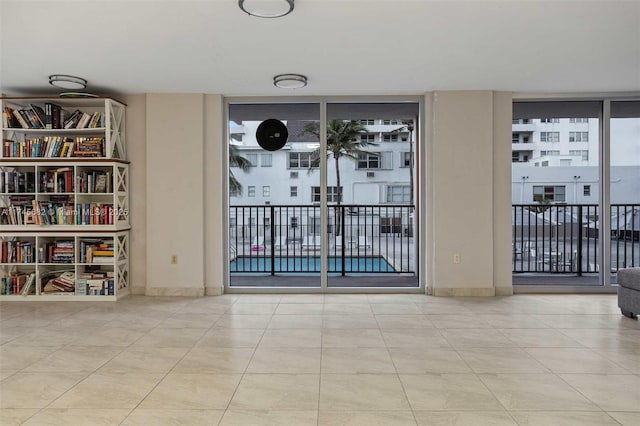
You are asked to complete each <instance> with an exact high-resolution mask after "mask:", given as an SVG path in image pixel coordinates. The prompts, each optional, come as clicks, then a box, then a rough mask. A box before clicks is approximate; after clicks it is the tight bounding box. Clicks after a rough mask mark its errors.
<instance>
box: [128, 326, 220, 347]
mask: <svg viewBox="0 0 640 426" xmlns="http://www.w3.org/2000/svg"><path fill="white" fill-rule="evenodd" d="M206 332H207V330H206V329H204V328H181V329H180V331H179V332H176V330H175V329H172V328H154V329H153V330H151V331H149V332H148V333H147V334H145V335H144V336H143V337H141V338H140V339H139V340H138V341H136V342H135V343H134V344H133V345H131V347H148V348H149V347H150V348H191V347H193V346H194V345H195V344H196V343H197V342H198V341H199V340H200V339H201V338H202V337H203V336H204V334H205V333H206Z"/></svg>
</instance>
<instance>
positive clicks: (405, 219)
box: [229, 204, 415, 276]
mask: <svg viewBox="0 0 640 426" xmlns="http://www.w3.org/2000/svg"><path fill="white" fill-rule="evenodd" d="M229 219H230V220H229V223H230V226H229V242H230V271H231V273H232V274H234V273H267V274H270V275H276V274H296V273H297V274H300V273H320V265H321V262H320V247H321V244H323V243H324V244H326V246H327V247H328V259H327V263H328V271H329V273H331V274H335V275H343V276H344V275H347V274H413V273H415V246H414V238H413V236H414V222H413V219H414V207H413V206H412V205H395V204H394V205H391V204H390V205H375V206H374V205H351V204H350V205H340V206H335V205H334V206H329V207H328V220H327V226H328V228H327V237H328V238H327V241H324V242H323V241H321V237H320V226H321V220H320V207H319V206H308V205H307V206H305V205H287V206H282V205H265V206H231V207H230V208H229Z"/></svg>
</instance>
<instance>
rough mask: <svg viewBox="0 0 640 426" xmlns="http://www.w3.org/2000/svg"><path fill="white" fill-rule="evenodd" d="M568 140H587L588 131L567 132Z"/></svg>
mask: <svg viewBox="0 0 640 426" xmlns="http://www.w3.org/2000/svg"><path fill="white" fill-rule="evenodd" d="M569 142H589V132H569Z"/></svg>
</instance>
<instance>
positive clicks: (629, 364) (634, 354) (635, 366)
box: [595, 349, 640, 374]
mask: <svg viewBox="0 0 640 426" xmlns="http://www.w3.org/2000/svg"><path fill="white" fill-rule="evenodd" d="M595 351H596V352H597V353H599V354H600V355H602V356H604V357H605V358H607V359H610V360H611V361H613V362H615V363H616V364H618V365H619V366H621V367H623V368H626V369H627V370H629V371H630V372H632V373H634V374H640V350H637V351H632V350H630V351H626V350H624V349H618V350H613V349H595Z"/></svg>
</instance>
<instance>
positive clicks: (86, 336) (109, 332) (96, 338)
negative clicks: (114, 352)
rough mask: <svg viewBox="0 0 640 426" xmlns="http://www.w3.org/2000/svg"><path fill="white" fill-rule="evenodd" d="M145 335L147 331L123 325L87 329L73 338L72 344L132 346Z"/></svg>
mask: <svg viewBox="0 0 640 426" xmlns="http://www.w3.org/2000/svg"><path fill="white" fill-rule="evenodd" d="M144 335H145V331H141V330H131V329H129V328H121V327H109V328H107V327H103V328H98V329H95V330H86V331H84V332H83V334H82V335H80V336H79V337H77V338H76V339H74V340H73V342H72V343H70V344H72V345H79V346H100V347H104V346H121V347H124V346H130V345H131V344H133V343H134V342H136V341H138V340H139V339H140V338H142V337H143V336H144Z"/></svg>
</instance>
